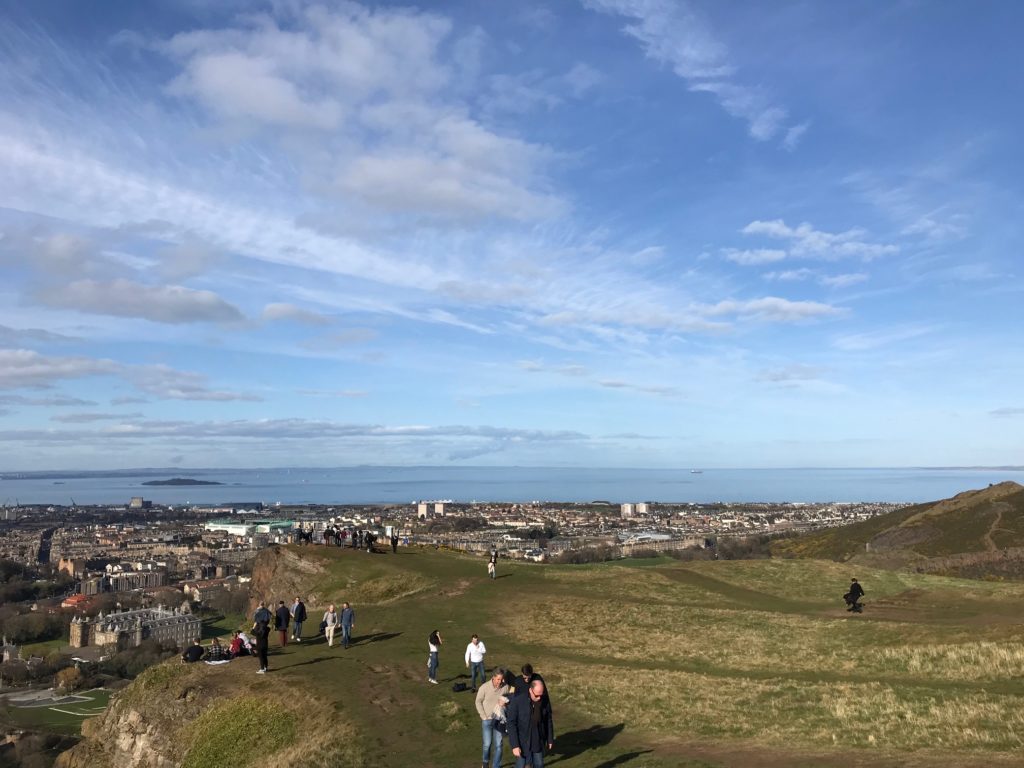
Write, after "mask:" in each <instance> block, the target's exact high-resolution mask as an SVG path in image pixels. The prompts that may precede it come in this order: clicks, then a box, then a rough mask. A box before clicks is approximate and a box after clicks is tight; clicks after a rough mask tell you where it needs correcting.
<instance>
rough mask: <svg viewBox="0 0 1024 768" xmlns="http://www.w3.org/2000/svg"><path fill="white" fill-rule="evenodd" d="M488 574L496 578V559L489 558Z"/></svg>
mask: <svg viewBox="0 0 1024 768" xmlns="http://www.w3.org/2000/svg"><path fill="white" fill-rule="evenodd" d="M487 575H488V576H490V577H491V578H492V579H493V578H495V576H494V561H493V560H488V561H487Z"/></svg>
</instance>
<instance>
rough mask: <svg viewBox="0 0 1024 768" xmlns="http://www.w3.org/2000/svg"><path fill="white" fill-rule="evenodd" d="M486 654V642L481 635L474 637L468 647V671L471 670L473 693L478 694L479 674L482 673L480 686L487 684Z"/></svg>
mask: <svg viewBox="0 0 1024 768" xmlns="http://www.w3.org/2000/svg"><path fill="white" fill-rule="evenodd" d="M486 653H487V647H486V646H485V645H484V641H483V640H481V639H480V635H473V637H472V639H471V640H470V641H469V645H467V646H466V669H471V671H470V673H469V684H470V686H472V688H473V693H476V676H477V673H478V672H479V673H480V685H483V684H484V683H486V682H487V672H486V671H485V670H484V654H486ZM471 665H472V668H471Z"/></svg>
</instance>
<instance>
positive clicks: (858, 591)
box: [843, 579, 864, 613]
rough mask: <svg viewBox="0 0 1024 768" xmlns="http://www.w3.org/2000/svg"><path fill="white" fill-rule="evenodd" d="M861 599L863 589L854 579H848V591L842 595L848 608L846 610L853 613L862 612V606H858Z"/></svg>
mask: <svg viewBox="0 0 1024 768" xmlns="http://www.w3.org/2000/svg"><path fill="white" fill-rule="evenodd" d="M862 597H864V587H862V586H861V585H860V584H858V583H857V580H856V579H850V591H849V592H847V593H846V594H845V595H843V599H844V600H845V601H846V605H847V606H849V607H848V608H847V609H846V610H847V611H853V612H854V613H860V612H861V611H863V610H864V606H863V605H861V604H860V599H861V598H862Z"/></svg>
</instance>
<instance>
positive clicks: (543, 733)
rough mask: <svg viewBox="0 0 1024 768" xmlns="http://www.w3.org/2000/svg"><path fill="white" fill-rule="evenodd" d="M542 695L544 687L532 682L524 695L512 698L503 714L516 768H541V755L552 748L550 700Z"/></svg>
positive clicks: (552, 725)
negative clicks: (527, 767)
mask: <svg viewBox="0 0 1024 768" xmlns="http://www.w3.org/2000/svg"><path fill="white" fill-rule="evenodd" d="M545 694H546V690H545V688H544V683H543V682H541V681H540V680H534V681H533V682H532V683H530V688H529V690H528V691H527V693H526V694H525V695H522V696H516V697H514V698H513V699H512V701H511V702H510V703H509V705H508V707H507V708H506V710H505V716H506V718H507V719H508V742H509V744H510V745H511V746H512V754H513V755H515V756H516V768H526V766H533V768H544V752H545V751H546V750H547V751H550V750H551V749H552V748H553V747H554V745H555V724H554V720H553V719H552V716H551V700H550V699H549V698H548V697H547V696H546V695H545Z"/></svg>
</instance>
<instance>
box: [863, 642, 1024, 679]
mask: <svg viewBox="0 0 1024 768" xmlns="http://www.w3.org/2000/svg"><path fill="white" fill-rule="evenodd" d="M881 656H882V657H883V658H884V659H885V660H886V661H887V662H889V663H890V665H891V666H892V668H894V669H897V670H905V671H906V672H908V673H910V674H913V675H917V676H923V677H929V678H936V679H942V680H1006V679H1008V678H1020V677H1024V644H1022V643H1015V642H1002V643H996V642H973V643H972V642H966V643H961V644H942V645H919V646H902V647H895V648H884V649H882V651H881Z"/></svg>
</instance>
